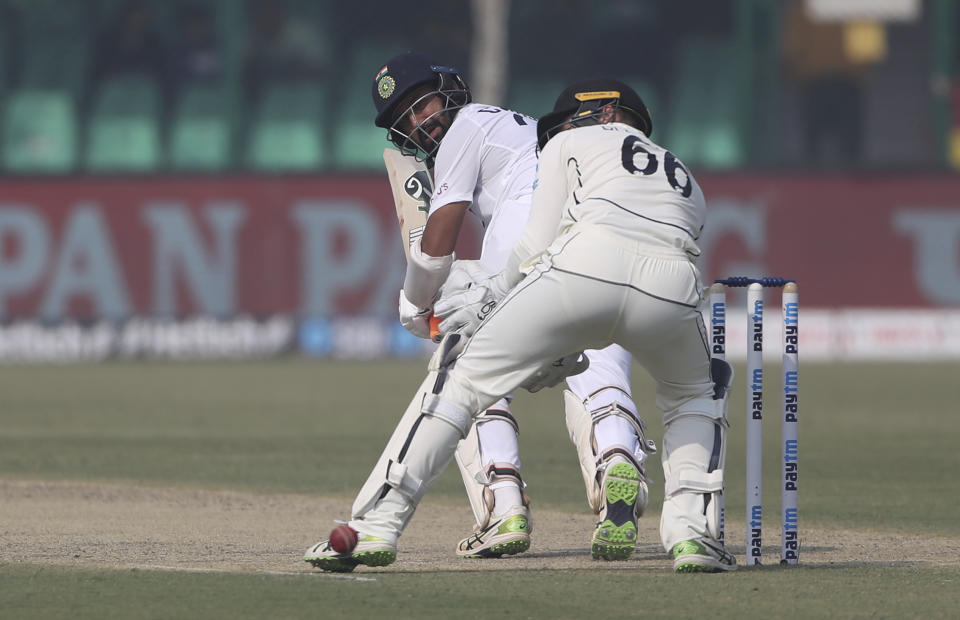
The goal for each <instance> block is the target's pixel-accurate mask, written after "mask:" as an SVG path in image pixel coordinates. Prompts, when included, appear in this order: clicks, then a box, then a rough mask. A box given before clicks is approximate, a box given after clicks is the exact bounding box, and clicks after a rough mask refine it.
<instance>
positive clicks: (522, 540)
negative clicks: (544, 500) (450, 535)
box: [457, 506, 533, 558]
mask: <svg viewBox="0 0 960 620" xmlns="http://www.w3.org/2000/svg"><path fill="white" fill-rule="evenodd" d="M532 533H533V520H532V519H531V518H530V509H529V508H527V507H526V506H514V507H513V508H511V509H510V510H508V511H507V512H506V513H504V514H502V515H500V516H499V517H492V518H491V520H490V524H489V525H487V526H486V527H484V528H481V529H479V530H477V531H476V532H474V533H473V534H471V535H470V536H467V537H466V538H464V539H463V540H461V541H460V544H459V545H457V555H458V556H460V557H461V558H499V557H502V556H505V555H516V554H518V553H523V552H524V551H526V550H527V549H529V548H530V534H532Z"/></svg>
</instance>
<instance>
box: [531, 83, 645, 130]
mask: <svg viewBox="0 0 960 620" xmlns="http://www.w3.org/2000/svg"><path fill="white" fill-rule="evenodd" d="M605 99H618V100H619V105H620V107H621V108H626V109H628V110H630V111H631V112H634V113H635V114H636V115H637V116H638V117H639V118H640V119H641V120H642V121H643V122H644V123H646V125H647V126H646V127H643V128H641V129H642V130H643V133H645V134H647V135H648V136H649V135H650V134H651V133H652V132H653V122H652V121H651V120H650V112H649V111H648V110H647V106H646V104H644V103H643V99H641V98H640V95H638V94H637V92H636V91H635V90H633V89H632V88H630V87H629V86H627V85H626V84H624V83H623V82H621V81H620V80H614V79H612V78H598V79H592V80H584V81H583V82H577V83H576V84H573V85H571V86H568V87H567V88H565V89H564V90H563V92H562V93H560V96H559V97H557V102H556V104H554V106H553V111H552V112H550V113H549V114H545V115H543V116H542V117H541V118H540V121H539V122H538V123H537V135H538V136H542V135H543V134H544V133H546V132H547V131H549V130H551V129H553V128H554V127H556V126H557V125H558V124H559V123H560V122H562V121H563V120H564V119H566V118H567V117H569V116H571V115H572V114H575V113H576V112H577V111H578V110H579V109H580V107H581V106H583V105H584V104H588V102H590V101H601V100H605Z"/></svg>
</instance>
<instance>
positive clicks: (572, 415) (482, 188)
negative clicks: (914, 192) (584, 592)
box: [304, 53, 656, 570]
mask: <svg viewBox="0 0 960 620" xmlns="http://www.w3.org/2000/svg"><path fill="white" fill-rule="evenodd" d="M373 100H374V103H375V105H376V109H377V116H376V121H375V122H376V124H377V125H378V126H380V127H383V128H385V129H387V131H388V138H389V140H390V141H391V142H393V143H394V144H395V145H396V146H397V147H398V148H399V149H400V150H401V151H402V152H403V153H405V154H406V155H409V156H410V157H414V158H417V159H422V160H425V161H426V163H427V165H428V167H429V169H431V170H432V177H433V179H432V180H433V193H432V195H431V197H430V207H429V215H428V218H427V223H426V227H425V230H424V232H423V235H422V237H421V238H420V241H419V243H416V244H414V245H413V246H412V247H411V248H410V257H409V260H408V264H407V272H406V277H405V280H404V285H403V290H402V291H401V292H400V301H399V312H400V320H401V323H402V324H403V325H404V326H405V327H406V328H407V329H408V330H409V331H411V332H412V333H414V334H416V335H418V336H420V337H424V338H426V337H429V331H430V328H429V322H428V319H429V317H430V315H431V313H432V312H433V311H434V307H435V304H437V303H438V300H439V299H440V296H441V290H443V291H445V292H446V293H445V294H458V293H463V292H464V291H466V292H468V293H469V292H470V291H471V289H472V288H473V287H472V285H473V283H474V282H475V281H486V279H487V278H489V277H490V276H492V275H494V274H498V273H500V272H501V271H502V270H503V268H504V267H505V266H506V264H507V259H508V257H509V255H510V252H511V251H512V250H513V248H514V246H515V245H516V244H517V242H518V240H519V238H520V235H521V234H522V232H523V230H524V227H525V225H526V222H527V218H528V215H529V212H530V204H531V199H532V194H533V182H534V178H535V175H536V167H537V138H536V127H537V124H536V121H535V120H534V119H532V118H530V117H528V116H524V115H522V114H519V113H516V112H513V111H510V110H505V109H503V108H500V107H497V106H491V105H482V104H477V103H471V96H470V90H469V88H468V86H467V84H466V82H465V81H464V79H463V77H462V76H461V75H460V74H459V72H458V71H457V70H456V69H454V68H451V67H447V66H443V65H440V64H437V63H435V62H434V61H432V60H431V59H430V58H428V57H426V56H424V55H422V54H419V53H407V54H401V55H399V56H397V57H395V58H393V59H391V60H389V61H388V62H387V63H386V64H385V65H384V66H383V67H382V68H381V69H380V70H379V71H378V72H377V74H376V76H375V78H374V83H373ZM467 211H470V212H472V213H473V214H474V215H475V216H476V217H478V218H479V219H480V221H481V223H482V224H483V228H484V235H483V242H482V249H481V255H480V259H479V261H456V260H454V256H453V253H454V247H455V244H456V240H457V237H458V235H459V232H460V228H461V226H462V223H463V219H464V217H465V215H466V213H467ZM468 287H469V288H468ZM473 290H474V292H477V291H479V290H480V289H479V288H475V289H473ZM494 305H495V303H494V304H490V305H489V309H492V308H493V307H494ZM477 310H478V312H479V313H480V315H483V314H485V312H486V310H484V304H481V305H480V306H478V308H477ZM462 323H463V322H462V317H460V316H457V315H453V316H450V317H448V318H446V319H445V320H444V321H443V322H442V323H441V324H440V328H441V331H442V332H444V333H447V334H451V333H456V332H459V331H460V330H461V328H462V327H463V324H462ZM458 338H459V336H458ZM448 344H449V343H448ZM440 349H444V345H441V347H440ZM601 349H602V350H590V351H587V352H586V356H587V358H588V360H589V367H588V368H586V370H585V371H584V370H583V368H584V366H585V363H582V364H580V365H579V366H577V369H578V370H581V371H582V372H581V373H580V374H579V375H577V376H575V377H570V378H569V379H568V387H569V388H570V389H569V390H567V391H565V392H564V407H565V413H566V421H567V426H568V430H569V432H570V436H571V439H572V440H573V442H574V445H575V447H576V448H577V451H578V457H579V461H580V465H581V470H582V474H583V478H584V481H585V484H586V489H587V498H588V503H589V504H590V506H591V508H592V509H593V510H594V512H595V513H596V514H597V515H598V521H597V527H596V529H595V531H594V534H593V539H592V541H591V549H592V553H593V556H594V557H595V558H598V559H600V558H602V559H607V560H617V559H625V558H627V557H629V556H630V554H632V553H633V550H634V548H635V545H636V523H637V518H638V516H640V515H641V514H642V512H643V510H644V508H645V507H646V504H647V482H646V477H645V474H644V460H645V459H646V456H647V454H648V453H652V452H655V451H656V447H655V445H654V443H653V442H652V441H649V440H647V439H646V438H645V436H644V425H643V422H642V420H641V419H640V417H639V415H638V414H637V409H636V406H635V405H634V403H633V400H632V396H631V392H630V382H629V378H630V365H631V355H630V353H629V352H627V351H626V350H625V349H623V348H621V347H619V346H617V345H613V344H611V343H605V344H604V345H603V347H601ZM447 352H448V353H449V352H450V351H449V350H447ZM440 357H442V353H440V352H439V351H438V354H437V355H435V356H434V360H433V361H432V362H431V366H430V371H429V374H428V376H427V377H426V379H425V380H424V382H423V384H422V385H421V387H420V389H419V390H418V391H417V393H416V395H415V396H414V398H413V400H412V401H411V403H410V405H409V407H408V408H407V411H406V413H405V415H404V417H403V418H402V420H401V421H400V424H399V425H398V427H397V429H396V431H395V432H394V435H393V437H392V438H391V439H390V441H389V443H388V445H387V448H386V450H385V451H384V453H383V455H382V456H381V458H380V460H379V462H378V463H377V465H376V467H375V468H374V470H373V471H372V473H371V474H370V477H369V478H368V480H367V482H366V483H365V484H364V486H363V488H362V489H361V491H360V494H359V495H358V497H357V499H356V502H355V503H354V506H353V512H352V515H353V518H354V519H355V520H361V519H363V518H364V515H366V514H367V513H368V512H369V511H370V510H372V509H373V508H374V507H375V506H377V505H380V506H381V507H384V508H385V509H386V510H392V511H393V514H394V519H395V521H396V523H398V524H402V525H405V524H406V523H407V521H408V520H409V518H410V517H411V516H412V514H413V507H415V505H416V503H417V502H418V501H419V499H420V497H421V496H422V492H423V491H425V490H426V487H427V486H428V484H429V482H430V480H428V479H424V478H420V477H419V476H414V475H412V474H411V472H409V471H408V470H407V468H406V465H405V458H406V457H407V455H408V454H409V449H410V441H411V440H412V439H413V438H414V437H416V436H417V434H418V427H419V425H420V424H421V420H422V415H421V407H422V405H423V403H424V400H425V398H426V397H427V395H429V394H432V393H433V390H434V389H435V388H436V386H437V384H438V380H440V379H441V377H442V376H444V373H445V369H444V368H441V366H440V364H439V361H438V360H439V359H440ZM574 358H576V356H574ZM553 361H554V360H550V362H553ZM571 363H572V362H571ZM548 366H549V365H548ZM551 369H552V371H553V372H554V373H559V376H558V377H556V378H555V376H554V375H551V376H550V377H548V378H546V380H547V381H550V380H552V381H553V382H554V383H555V382H556V381H559V380H562V379H563V377H565V376H566V374H567V373H568V372H569V371H570V370H569V368H567V367H564V368H560V367H557V368H552V367H551ZM540 380H541V383H542V382H543V380H544V378H543V377H541V378H540ZM514 387H516V386H514ZM528 387H531V386H528ZM533 387H534V389H536V386H533ZM511 391H512V388H511V390H507V391H505V392H504V393H503V394H500V395H498V397H497V398H496V399H494V400H493V401H491V402H490V403H487V404H486V405H484V407H483V410H482V411H480V412H479V415H477V416H476V419H475V420H473V419H471V422H470V423H469V424H468V425H467V426H466V429H465V432H464V434H463V435H464V436H463V438H462V441H459V442H457V447H456V460H457V463H458V465H459V466H460V471H461V475H462V477H463V480H464V485H465V488H466V491H467V496H468V498H469V500H470V505H471V508H472V510H473V513H474V516H475V519H476V526H475V531H474V532H473V533H472V534H471V535H469V536H467V537H466V538H464V539H463V540H461V541H460V543H459V545H458V548H457V553H458V554H459V555H460V556H462V557H469V558H480V557H499V556H502V555H510V554H516V553H521V552H523V551H526V550H527V549H528V548H529V546H530V534H531V532H532V520H531V515H530V507H529V499H528V498H527V496H526V494H525V493H524V486H525V485H524V483H523V480H522V478H521V475H520V466H521V463H520V457H519V448H518V440H517V432H518V424H517V421H516V419H515V417H514V416H513V413H512V412H511V409H510V399H511V397H510V392H511ZM437 473H439V472H437ZM387 506H390V508H387ZM399 529H402V526H401V527H400V528H399ZM399 529H397V530H390V531H389V532H386V531H384V532H383V533H386V534H388V535H387V536H385V537H381V536H379V535H378V534H376V533H375V532H374V531H373V530H371V531H369V535H367V534H368V532H366V531H364V535H363V536H361V537H360V540H359V543H358V547H357V549H356V550H355V551H354V553H352V554H350V555H349V556H347V557H344V556H342V555H341V554H339V553H337V552H336V551H334V550H333V549H332V548H331V547H330V544H329V541H321V542H320V543H317V544H316V545H314V546H312V547H311V548H310V549H309V550H308V551H307V553H306V554H305V556H304V559H305V560H306V561H308V562H310V563H311V564H313V565H314V566H316V567H318V568H322V569H325V570H352V569H353V568H354V567H355V566H357V565H358V564H366V565H374V566H376V565H383V564H388V563H390V562H392V561H393V560H394V558H395V557H396V538H397V536H398V535H399ZM374 530H377V528H374ZM377 531H380V530H377Z"/></svg>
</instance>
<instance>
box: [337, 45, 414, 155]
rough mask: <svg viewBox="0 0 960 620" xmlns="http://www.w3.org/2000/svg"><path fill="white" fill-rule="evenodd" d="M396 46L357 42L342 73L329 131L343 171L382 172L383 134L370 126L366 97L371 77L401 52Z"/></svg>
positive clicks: (372, 114)
mask: <svg viewBox="0 0 960 620" xmlns="http://www.w3.org/2000/svg"><path fill="white" fill-rule="evenodd" d="M403 49H404V48H403V47H402V46H399V45H392V44H383V43H382V42H380V43H371V42H368V41H363V42H358V43H357V44H356V46H355V48H354V53H353V56H352V58H351V60H350V63H349V69H348V71H347V74H346V82H345V85H346V86H345V92H344V94H343V102H342V103H343V104H342V105H339V106H338V118H337V122H336V123H335V125H334V131H333V145H334V146H333V154H334V158H335V160H336V164H337V166H338V167H340V168H344V169H360V170H382V169H383V155H382V153H383V149H385V148H387V147H388V146H389V144H388V143H387V140H386V137H387V133H386V130H384V129H383V128H381V127H377V126H376V125H374V124H373V120H374V118H375V117H376V115H377V111H376V108H375V107H374V105H373V101H372V100H371V98H370V92H371V86H372V84H373V76H374V75H376V73H377V70H378V69H379V68H380V67H381V66H382V64H383V63H384V62H386V61H387V60H389V59H390V58H391V57H393V56H394V55H396V54H397V53H399V52H400V51H402V50H403Z"/></svg>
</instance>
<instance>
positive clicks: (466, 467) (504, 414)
mask: <svg viewBox="0 0 960 620" xmlns="http://www.w3.org/2000/svg"><path fill="white" fill-rule="evenodd" d="M489 423H499V424H503V425H505V426H508V427H510V428H512V430H513V436H514V441H516V435H517V421H516V420H515V419H514V418H513V415H512V414H511V413H510V412H509V411H505V410H488V411H484V412H483V413H482V414H480V416H479V417H477V420H476V423H475V424H474V425H473V426H471V427H470V432H469V433H468V434H467V436H466V438H465V439H464V440H463V441H461V442H460V443H459V444H457V450H456V453H455V455H454V456H455V457H456V460H457V465H458V466H459V468H460V476H461V477H462V478H463V487H464V489H465V490H466V492H467V498H468V499H469V500H470V509H471V510H472V511H473V517H474V519H475V520H476V529H477V530H480V529H482V528H485V527H486V526H487V525H488V524H489V523H490V516H491V515H492V514H493V509H494V504H493V494H492V493H490V492H489V487H490V484H492V482H493V478H492V477H491V476H490V474H489V469H488V465H493V464H494V462H493V461H492V460H490V461H489V462H488V463H485V462H484V457H483V456H482V453H483V447H482V445H481V442H480V433H479V431H478V427H479V426H480V425H481V424H489ZM514 447H515V446H514ZM509 465H510V466H511V467H512V468H513V469H515V470H517V476H516V478H517V486H519V487H520V489H521V490H522V489H523V482H522V481H521V480H520V474H519V463H510V464H509Z"/></svg>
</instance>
